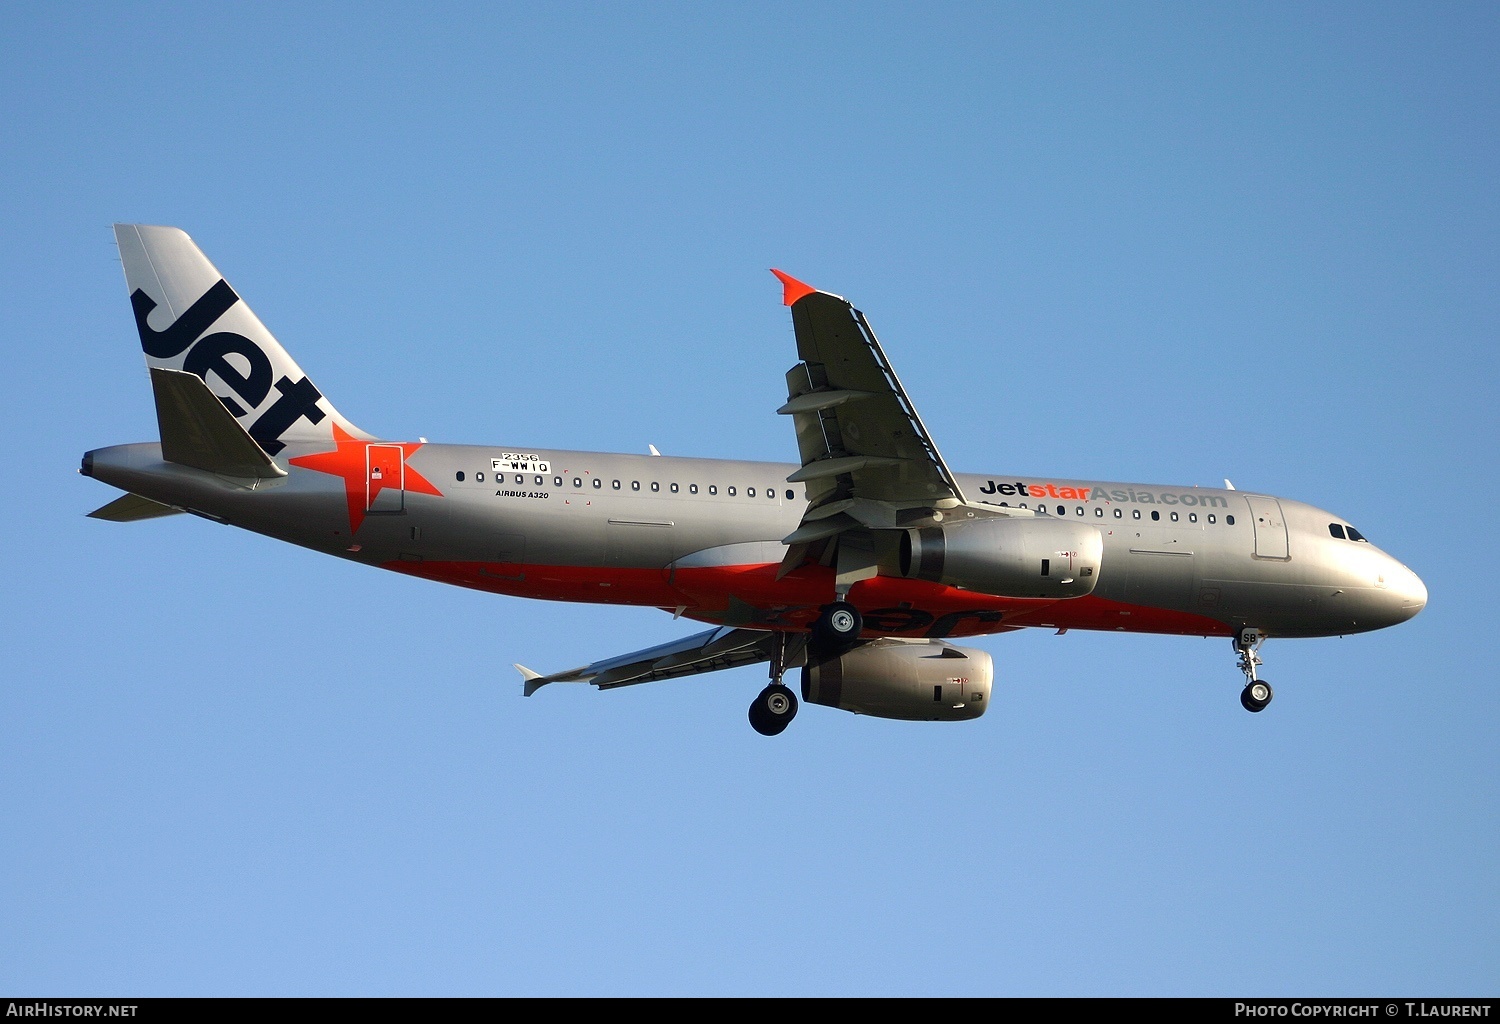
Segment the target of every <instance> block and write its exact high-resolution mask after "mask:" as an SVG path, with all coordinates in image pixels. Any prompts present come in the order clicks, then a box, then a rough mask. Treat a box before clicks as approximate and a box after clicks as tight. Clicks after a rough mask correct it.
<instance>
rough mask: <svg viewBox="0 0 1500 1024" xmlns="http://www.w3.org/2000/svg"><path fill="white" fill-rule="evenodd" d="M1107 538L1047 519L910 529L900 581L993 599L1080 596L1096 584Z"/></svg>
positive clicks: (1085, 527)
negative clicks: (958, 589) (939, 585)
mask: <svg viewBox="0 0 1500 1024" xmlns="http://www.w3.org/2000/svg"><path fill="white" fill-rule="evenodd" d="M1103 558H1104V537H1103V535H1101V534H1100V532H1099V531H1098V529H1096V528H1095V527H1093V526H1090V525H1088V524H1087V523H1072V522H1068V521H1067V520H1065V519H1051V518H1047V517H1037V518H1034V519H1032V518H1027V519H1021V518H1016V519H979V520H975V521H973V522H962V523H955V524H953V525H951V526H933V527H928V528H926V529H922V530H908V531H907V532H906V533H904V534H903V535H902V537H901V574H902V575H903V576H905V577H906V578H907V579H913V580H926V581H927V582H929V583H943V584H946V585H947V586H950V587H962V588H963V589H964V590H973V591H976V592H978V593H981V594H990V595H992V596H994V597H1051V598H1067V597H1082V596H1083V595H1084V594H1087V593H1089V592H1091V591H1092V590H1093V589H1094V584H1095V583H1097V582H1098V581H1099V564H1100V562H1101V561H1102V560H1103Z"/></svg>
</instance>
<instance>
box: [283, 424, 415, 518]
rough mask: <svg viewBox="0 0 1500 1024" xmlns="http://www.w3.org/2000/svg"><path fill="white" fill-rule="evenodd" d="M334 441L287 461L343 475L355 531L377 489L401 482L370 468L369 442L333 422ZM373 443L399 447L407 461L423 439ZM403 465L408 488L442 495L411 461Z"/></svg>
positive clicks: (399, 485) (318, 471)
mask: <svg viewBox="0 0 1500 1024" xmlns="http://www.w3.org/2000/svg"><path fill="white" fill-rule="evenodd" d="M333 443H334V449H333V451H331V452H319V453H318V454H316V455H301V456H298V457H297V458H295V459H291V460H289V461H290V462H291V464H292V465H294V466H301V467H302V468H303V469H310V470H313V471H314V472H317V473H328V474H330V475H332V476H341V477H343V478H344V494H345V496H346V497H347V498H348V499H349V532H350V533H357V532H359V527H360V524H361V523H363V522H364V521H365V510H366V509H368V508H369V507H370V506H372V505H374V504H375V498H376V497H377V496H378V495H379V494H380V492H381V491H382V490H385V489H386V488H387V487H395V488H398V489H400V488H401V486H402V482H401V480H400V479H395V480H390V479H387V478H386V477H385V474H384V473H381V472H380V471H379V469H378V468H377V469H376V470H375V471H374V472H372V471H371V469H370V454H369V451H368V449H369V448H370V446H371V444H372V442H370V441H362V440H360V439H359V438H357V437H351V436H349V435H348V434H347V433H345V432H344V431H343V429H342V428H340V427H339V425H338V424H337V423H335V424H334V425H333ZM375 447H377V448H400V449H401V460H402V462H403V463H406V460H407V459H410V458H411V456H412V453H413V452H415V451H416V450H417V449H418V448H420V447H422V442H420V441H416V442H410V441H409V442H407V443H405V444H393V443H390V442H384V441H382V442H379V443H378V444H376V445H375ZM403 468H404V472H403V473H402V476H404V477H405V489H406V490H407V491H415V492H416V493H418V494H431V495H434V496H436V497H439V498H441V497H442V496H443V492H442V491H440V490H438V489H437V488H436V487H434V486H432V484H430V483H429V482H428V481H427V478H426V477H424V476H422V474H421V473H418V472H417V471H416V470H415V469H412V468H411V465H410V464H405V465H404V467H403Z"/></svg>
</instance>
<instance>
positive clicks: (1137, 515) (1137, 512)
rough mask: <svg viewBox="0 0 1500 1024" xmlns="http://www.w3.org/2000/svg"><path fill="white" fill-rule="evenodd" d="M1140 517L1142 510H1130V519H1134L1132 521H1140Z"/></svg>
mask: <svg viewBox="0 0 1500 1024" xmlns="http://www.w3.org/2000/svg"><path fill="white" fill-rule="evenodd" d="M1140 517H1141V510H1140V509H1138V508H1133V509H1131V510H1130V518H1132V519H1139V518H1140Z"/></svg>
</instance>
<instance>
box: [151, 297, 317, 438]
mask: <svg viewBox="0 0 1500 1024" xmlns="http://www.w3.org/2000/svg"><path fill="white" fill-rule="evenodd" d="M239 301H240V297H239V296H238V295H236V294H235V293H234V289H233V288H231V287H229V282H228V281H225V280H223V279H222V278H221V279H220V280H219V283H218V284H216V285H214V286H213V287H212V288H210V289H209V290H208V291H206V292H204V293H203V294H202V295H201V296H200V297H199V298H198V301H197V302H194V303H193V304H192V305H191V306H189V307H188V308H187V310H186V311H185V312H183V314H182V315H181V316H179V317H178V318H177V319H176V320H175V321H173V322H172V324H171V325H170V326H168V327H166V328H165V329H163V330H160V331H158V330H156V329H155V328H153V327H152V326H151V325H150V324H149V323H147V322H146V318H147V317H148V316H150V315H151V311H152V310H153V309H155V308H156V300H155V299H153V298H152V297H151V296H149V295H147V294H146V293H145V292H144V291H142V290H141V289H139V288H137V289H136V290H135V291H133V292H131V294H130V305H131V308H132V309H134V310H135V326H136V330H137V331H139V332H140V335H141V348H143V349H145V350H146V355H148V356H150V357H151V358H152V359H160V360H164V361H166V360H174V361H175V360H176V359H177V357H178V356H183V353H186V355H185V356H183V359H182V369H184V370H186V371H187V372H188V373H192V374H196V375H197V376H199V377H202V378H203V382H204V383H205V384H207V383H208V382H209V381H208V375H209V374H210V373H212V374H214V376H216V377H218V378H219V380H221V381H223V382H224V383H225V384H227V385H229V388H230V390H231V391H233V392H234V393H235V394H236V395H238V396H239V398H240V400H241V401H243V402H244V403H245V404H244V405H241V404H240V403H239V402H236V401H235V400H234V399H233V398H229V397H226V396H224V395H219V401H221V402H223V403H224V407H225V408H226V409H228V410H229V411H230V413H232V414H233V415H234V417H235V419H243V418H244V417H246V416H248V415H249V414H250V413H251V412H252V411H253V410H255V409H259V408H260V407H261V404H262V403H264V402H265V400H266V398H267V397H268V396H269V395H270V394H271V388H272V386H273V384H274V386H275V388H276V390H277V391H278V392H280V395H279V397H278V398H277V399H276V401H275V402H274V403H272V405H271V407H270V408H269V409H267V410H266V411H265V412H263V413H261V414H260V416H258V417H257V418H256V420H255V422H254V423H252V424H251V425H250V426H249V427H248V428H246V429H247V430H248V431H249V433H250V436H251V437H253V438H255V443H256V444H258V445H260V446H261V448H263V449H264V450H265V452H266V454H267V455H275V454H276V453H277V452H279V451H281V450H282V449H283V448H285V447H286V444H285V443H283V442H282V440H281V435H282V434H284V433H286V431H287V428H288V427H290V426H291V425H292V424H293V423H296V422H297V421H298V420H299V419H306V420H307V421H308V422H309V423H318V422H320V421H321V420H322V419H323V417H324V416H325V415H326V414H325V413H324V412H323V410H322V409H319V408H318V399H320V398H322V397H323V396H322V394H320V393H319V391H318V389H317V388H315V387H313V383H312V381H310V380H308V379H307V378H306V377H303V378H302V379H301V380H299V381H293V380H292V379H291V378H290V377H286V376H283V377H282V378H281V379H280V380H276V381H274V382H273V381H272V376H273V373H274V370H273V368H272V366H271V360H270V358H269V357H268V356H267V355H266V353H265V352H264V351H263V350H262V349H261V347H260V346H259V345H257V344H256V343H255V342H253V341H251V340H250V339H249V338H247V337H245V336H244V335H243V334H235V333H233V332H232V331H218V332H216V333H214V334H208V335H204V336H203V337H201V338H200V337H199V335H203V332H204V331H206V330H208V329H209V328H210V327H212V326H213V325H214V324H215V323H217V322H218V320H219V318H220V317H222V316H223V315H224V314H225V313H227V312H228V311H229V309H230V308H231V307H232V306H233V305H234V304H235V303H237V302H239ZM230 356H238V357H239V359H240V360H241V361H242V364H236V363H235V362H231V361H230V359H229V357H230ZM242 366H243V368H244V369H242ZM245 369H248V372H244V370H245Z"/></svg>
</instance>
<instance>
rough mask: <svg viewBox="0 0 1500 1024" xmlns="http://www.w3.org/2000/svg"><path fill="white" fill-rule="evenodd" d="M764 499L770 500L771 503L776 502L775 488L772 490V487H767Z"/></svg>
mask: <svg viewBox="0 0 1500 1024" xmlns="http://www.w3.org/2000/svg"><path fill="white" fill-rule="evenodd" d="M766 497H768V498H770V499H771V500H772V501H775V500H776V488H774V487H767V488H766Z"/></svg>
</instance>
